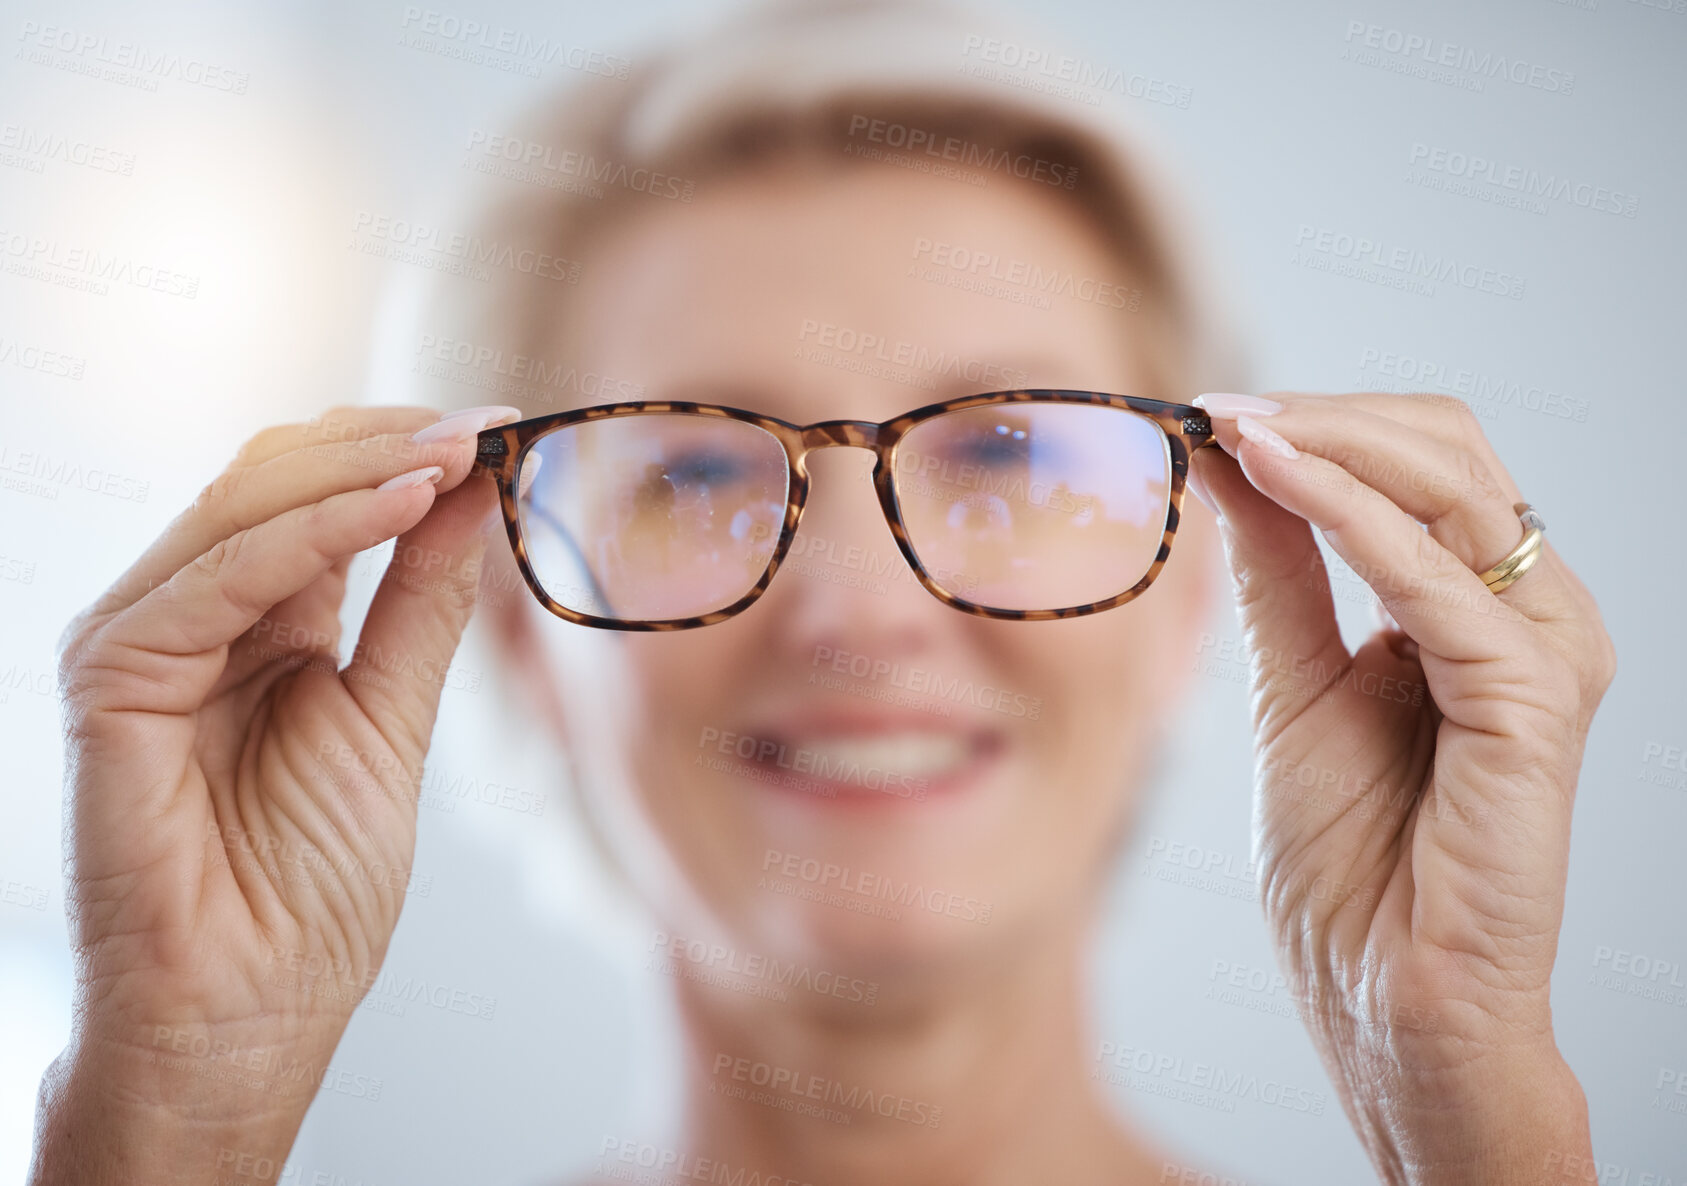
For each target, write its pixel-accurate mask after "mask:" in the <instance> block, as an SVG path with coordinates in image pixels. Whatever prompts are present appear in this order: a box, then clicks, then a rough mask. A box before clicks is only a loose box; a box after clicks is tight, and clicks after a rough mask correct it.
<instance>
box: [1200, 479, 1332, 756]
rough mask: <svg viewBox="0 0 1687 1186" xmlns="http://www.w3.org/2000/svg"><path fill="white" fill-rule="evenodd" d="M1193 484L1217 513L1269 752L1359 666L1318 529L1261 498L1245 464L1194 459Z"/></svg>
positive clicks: (1257, 716)
mask: <svg viewBox="0 0 1687 1186" xmlns="http://www.w3.org/2000/svg"><path fill="white" fill-rule="evenodd" d="M1190 481H1191V483H1192V484H1194V485H1197V486H1198V488H1199V495H1198V496H1199V497H1202V501H1204V502H1207V503H1208V504H1209V505H1211V506H1212V507H1213V508H1214V509H1215V510H1216V511H1217V512H1218V516H1219V530H1220V535H1221V536H1222V538H1223V540H1224V554H1225V557H1226V559H1227V560H1228V562H1229V565H1230V576H1231V582H1232V584H1233V586H1234V588H1235V592H1236V604H1237V610H1238V613H1239V615H1240V617H1241V621H1242V637H1243V640H1244V642H1245V643H1246V645H1247V648H1248V652H1249V654H1250V661H1249V669H1250V676H1251V682H1252V688H1253V709H1254V735H1255V737H1256V738H1257V739H1258V742H1259V747H1260V750H1261V752H1262V753H1263V751H1264V749H1265V747H1266V745H1267V744H1268V743H1269V742H1270V741H1271V740H1272V739H1274V738H1275V737H1276V736H1277V735H1278V734H1279V733H1280V732H1281V731H1282V730H1283V728H1284V727H1285V726H1286V725H1287V724H1288V723H1289V722H1290V721H1292V720H1294V719H1295V717H1296V716H1298V715H1299V714H1300V712H1301V710H1302V709H1304V708H1305V707H1306V706H1307V705H1308V704H1310V703H1312V702H1313V701H1315V700H1316V699H1317V698H1318V696H1319V694H1320V693H1321V692H1322V691H1323V689H1324V687H1325V686H1326V685H1327V684H1328V683H1329V681H1330V680H1331V679H1333V678H1334V677H1335V676H1336V675H1337V674H1338V673H1339V672H1341V671H1342V670H1343V669H1344V668H1345V667H1346V665H1347V664H1348V663H1349V662H1350V661H1351V658H1352V657H1351V656H1350V655H1349V654H1348V651H1347V647H1346V646H1345V645H1344V644H1343V643H1342V641H1341V631H1340V628H1339V627H1338V626H1337V625H1336V614H1335V604H1334V602H1333V600H1332V599H1331V596H1330V578H1329V573H1328V572H1327V571H1326V570H1325V567H1324V557H1323V555H1322V553H1320V552H1319V550H1318V541H1317V538H1316V537H1315V536H1314V534H1313V530H1312V525H1311V524H1309V523H1308V522H1307V521H1306V520H1305V519H1302V518H1301V517H1300V516H1299V515H1296V514H1294V513H1293V512H1292V511H1288V510H1285V509H1284V508H1283V507H1281V506H1279V505H1278V504H1277V503H1275V502H1273V501H1272V500H1271V499H1270V498H1268V497H1266V496H1265V495H1264V494H1262V493H1260V491H1259V490H1257V489H1255V488H1254V485H1253V483H1251V482H1250V481H1248V478H1247V475H1246V474H1244V473H1243V472H1242V467H1241V466H1240V465H1239V464H1238V463H1237V461H1236V459H1235V458H1234V457H1232V456H1230V455H1229V454H1228V453H1226V452H1224V451H1223V450H1222V449H1219V448H1217V447H1216V446H1215V447H1211V448H1204V449H1197V450H1196V451H1195V453H1194V455H1193V456H1192V457H1191V458H1190Z"/></svg>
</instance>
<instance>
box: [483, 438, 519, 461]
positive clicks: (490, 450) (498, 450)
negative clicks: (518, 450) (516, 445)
mask: <svg viewBox="0 0 1687 1186" xmlns="http://www.w3.org/2000/svg"><path fill="white" fill-rule="evenodd" d="M509 451H510V447H509V446H508V445H506V444H504V438H503V437H482V438H481V441H480V448H479V449H478V450H477V451H476V452H475V457H476V458H482V457H503V456H505V455H507V454H508V453H509Z"/></svg>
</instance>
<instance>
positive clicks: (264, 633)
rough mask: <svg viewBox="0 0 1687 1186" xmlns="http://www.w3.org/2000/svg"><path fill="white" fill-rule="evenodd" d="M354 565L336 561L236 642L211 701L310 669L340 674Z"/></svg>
mask: <svg viewBox="0 0 1687 1186" xmlns="http://www.w3.org/2000/svg"><path fill="white" fill-rule="evenodd" d="M351 561H352V558H351V557H349V556H348V557H344V558H343V559H340V560H337V561H335V562H334V563H333V564H332V565H331V566H330V567H329V569H328V571H327V572H325V573H323V574H322V576H320V577H318V578H317V579H316V580H314V581H312V582H311V583H310V584H308V585H306V586H305V587H304V588H303V589H300V590H299V591H298V592H297V593H295V594H293V595H292V596H291V597H288V598H285V599H283V600H281V601H279V602H277V603H276V604H275V605H273V606H271V607H270V610H269V612H268V613H266V614H265V615H264V616H263V617H261V618H259V619H258V620H257V621H256V622H254V623H253V624H252V628H251V629H250V630H248V631H247V632H246V633H245V634H243V635H241V636H240V637H239V638H238V639H236V640H235V641H234V643H233V644H231V645H230V646H229V651H228V661H227V663H226V664H225V666H224V668H223V674H222V676H221V677H220V678H219V679H218V680H217V683H216V686H215V687H213V688H212V689H211V691H210V693H209V694H208V695H207V697H206V699H207V700H215V699H217V698H218V697H219V696H221V695H222V694H223V693H225V692H226V691H228V690H230V689H232V688H236V687H239V686H241V685H242V684H245V683H247V681H249V680H250V681H252V686H253V690H254V691H258V692H261V691H262V690H263V689H264V688H265V687H267V685H268V684H269V683H271V682H273V681H274V680H275V679H277V678H279V677H281V676H283V675H285V674H287V673H288V672H289V671H297V670H298V669H299V668H301V667H304V666H306V665H311V666H315V667H317V668H319V669H321V670H324V671H333V672H338V671H339V670H340V635H341V627H340V605H341V603H342V602H343V601H344V600H345V593H346V579H347V575H348V573H349V572H350V569H351ZM253 677H259V678H257V679H254V678H253Z"/></svg>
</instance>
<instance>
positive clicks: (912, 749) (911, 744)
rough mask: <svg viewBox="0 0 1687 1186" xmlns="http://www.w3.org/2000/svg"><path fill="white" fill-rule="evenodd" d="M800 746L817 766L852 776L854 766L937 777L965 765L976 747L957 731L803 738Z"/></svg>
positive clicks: (863, 770)
mask: <svg viewBox="0 0 1687 1186" xmlns="http://www.w3.org/2000/svg"><path fill="white" fill-rule="evenodd" d="M796 748H800V749H801V750H803V751H805V752H807V753H808V754H811V755H813V761H814V769H815V771H816V772H819V771H821V770H825V771H829V772H831V773H832V774H834V775H839V774H842V775H845V776H847V775H848V772H849V771H850V770H851V769H852V768H853V769H855V770H857V771H859V772H860V775H864V774H865V773H866V772H868V771H875V770H876V771H879V772H880V773H883V774H899V775H903V776H906V777H909V778H935V777H937V776H938V775H941V774H945V773H947V772H948V771H950V770H953V769H955V768H956V767H958V766H960V765H961V764H963V763H964V762H965V761H966V760H967V758H968V757H969V756H970V755H971V752H972V747H971V746H970V745H968V744H967V741H966V739H965V738H962V737H958V736H956V735H955V734H953V733H929V732H913V731H909V732H905V733H876V734H873V735H872V736H870V737H827V738H807V739H803V738H799V739H798V741H797V746H796ZM858 776H859V775H858Z"/></svg>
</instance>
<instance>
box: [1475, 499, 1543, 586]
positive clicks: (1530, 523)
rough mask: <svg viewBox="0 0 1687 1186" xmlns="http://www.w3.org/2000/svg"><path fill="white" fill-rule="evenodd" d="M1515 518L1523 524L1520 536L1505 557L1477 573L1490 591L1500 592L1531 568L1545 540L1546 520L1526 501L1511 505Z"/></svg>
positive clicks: (1538, 556)
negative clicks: (1515, 514)
mask: <svg viewBox="0 0 1687 1186" xmlns="http://www.w3.org/2000/svg"><path fill="white" fill-rule="evenodd" d="M1511 509H1512V510H1514V511H1516V512H1517V518H1518V520H1519V521H1520V522H1521V523H1522V524H1523V538H1522V539H1521V540H1519V541H1518V544H1517V546H1516V547H1515V548H1513V549H1511V551H1510V552H1508V553H1507V554H1506V557H1505V559H1504V560H1501V561H1500V562H1499V563H1498V564H1496V565H1494V566H1493V567H1492V568H1490V569H1488V570H1487V571H1486V572H1479V573H1477V574H1476V575H1477V576H1478V577H1480V578H1481V579H1482V583H1483V584H1484V585H1486V586H1488V591H1489V592H1490V593H1503V592H1505V591H1506V590H1507V589H1509V588H1511V586H1512V583H1513V582H1514V581H1516V580H1517V578H1518V577H1520V576H1522V575H1523V574H1524V573H1526V572H1528V571H1529V569H1531V568H1532V567H1534V563H1535V561H1536V560H1538V559H1539V558H1540V554H1541V545H1542V544H1543V543H1544V542H1545V541H1546V520H1545V519H1542V518H1541V517H1540V514H1539V513H1538V512H1537V511H1536V510H1535V508H1534V507H1532V506H1530V505H1529V504H1528V503H1526V502H1519V503H1515V504H1513V506H1512V508H1511Z"/></svg>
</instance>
